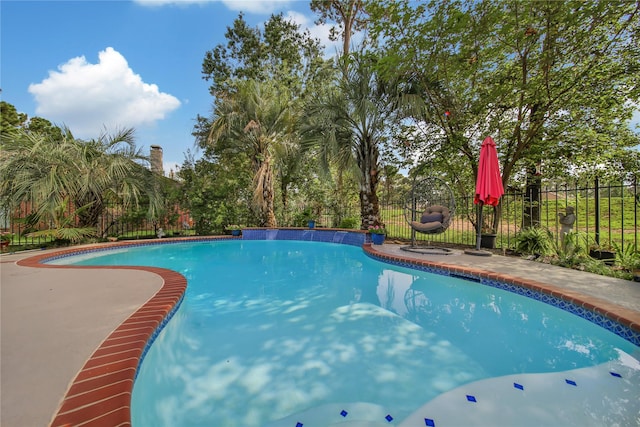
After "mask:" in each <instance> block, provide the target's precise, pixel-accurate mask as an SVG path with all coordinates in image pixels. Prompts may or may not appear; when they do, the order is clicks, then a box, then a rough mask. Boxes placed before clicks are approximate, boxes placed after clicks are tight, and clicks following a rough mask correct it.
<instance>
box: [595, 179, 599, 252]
mask: <svg viewBox="0 0 640 427" xmlns="http://www.w3.org/2000/svg"><path fill="white" fill-rule="evenodd" d="M595 193H596V194H595V200H594V201H595V205H596V206H595V208H596V212H595V216H596V245H598V246H599V245H600V180H598V177H597V176H596V182H595Z"/></svg>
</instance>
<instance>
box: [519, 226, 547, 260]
mask: <svg viewBox="0 0 640 427" xmlns="http://www.w3.org/2000/svg"><path fill="white" fill-rule="evenodd" d="M515 250H516V252H518V253H521V254H527V255H534V254H535V255H543V256H546V255H551V254H552V253H553V236H552V235H551V233H550V232H549V230H547V229H544V228H542V227H527V228H523V229H522V230H520V231H519V232H518V234H516V237H515Z"/></svg>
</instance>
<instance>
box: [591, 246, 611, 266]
mask: <svg viewBox="0 0 640 427" xmlns="http://www.w3.org/2000/svg"><path fill="white" fill-rule="evenodd" d="M589 256H590V257H591V258H594V259H599V260H601V261H603V262H604V263H605V264H613V262H614V260H615V259H616V249H615V248H614V247H613V246H611V245H610V244H607V243H602V244H598V245H594V246H592V247H591V248H590V249H589Z"/></svg>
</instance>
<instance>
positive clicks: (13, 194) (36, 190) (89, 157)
mask: <svg viewBox="0 0 640 427" xmlns="http://www.w3.org/2000/svg"><path fill="white" fill-rule="evenodd" d="M0 141H1V148H2V151H1V154H0V174H1V175H2V177H3V179H2V183H1V184H0V199H1V200H2V202H3V204H4V205H5V206H13V207H15V206H19V205H20V204H21V203H25V202H26V203H30V204H31V205H32V206H33V207H34V208H35V210H34V212H33V214H32V215H30V221H31V222H32V223H33V224H37V223H38V222H40V221H43V220H48V221H50V222H53V223H55V224H57V225H60V224H64V226H63V228H68V227H70V225H71V224H70V223H69V221H67V220H65V219H64V218H63V217H62V216H64V215H67V216H70V215H71V209H65V207H67V206H69V207H73V216H77V217H78V220H79V223H78V224H77V226H78V228H81V229H84V230H85V234H86V229H87V228H93V229H94V230H95V229H96V228H97V226H98V222H99V218H100V216H101V215H102V214H103V213H104V211H105V210H106V208H107V207H108V206H109V204H113V203H117V204H119V205H121V206H123V207H124V208H125V209H126V208H128V207H129V206H131V205H132V204H136V205H137V204H138V203H139V201H140V199H141V198H142V197H145V198H148V200H149V206H150V213H153V212H154V211H155V210H156V209H157V208H158V206H159V205H160V202H161V201H160V198H161V195H160V194H161V193H160V191H159V186H158V184H157V182H156V179H155V177H154V176H153V174H152V173H151V172H150V171H149V170H147V169H146V168H145V167H144V166H143V164H142V162H144V161H146V160H147V159H146V157H144V156H143V155H141V153H140V151H139V149H137V148H136V146H135V144H134V138H133V130H132V129H126V130H122V131H119V132H116V133H115V134H114V135H107V134H102V135H101V136H100V137H99V138H98V139H93V140H90V141H82V140H78V139H75V138H74V137H73V135H72V134H71V132H70V131H69V130H68V129H63V130H62V139H54V138H51V137H50V136H47V135H44V134H40V133H37V132H30V131H27V130H24V129H15V131H13V132H10V133H6V134H3V135H2V138H1V140H0ZM65 210H66V212H67V213H66V214H64V211H65ZM61 215H62V216H61Z"/></svg>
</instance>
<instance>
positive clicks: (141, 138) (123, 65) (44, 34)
mask: <svg viewBox="0 0 640 427" xmlns="http://www.w3.org/2000/svg"><path fill="white" fill-rule="evenodd" d="M239 11H243V12H244V13H245V19H246V20H247V22H248V23H249V24H250V25H252V26H260V27H262V24H263V23H264V22H265V21H266V20H267V19H268V18H269V16H270V15H271V14H272V13H278V12H283V13H284V14H285V16H288V17H289V18H291V19H293V20H294V21H295V22H296V23H298V24H299V25H300V26H301V27H302V28H309V30H310V31H311V34H312V35H313V36H314V37H317V38H319V39H320V41H321V42H322V44H324V45H325V47H326V53H327V55H328V56H329V55H332V54H334V53H335V52H336V51H337V50H338V49H339V47H338V46H337V45H336V44H333V43H331V42H330V41H329V40H328V33H329V27H328V26H324V27H318V26H316V25H315V24H314V23H313V21H314V20H315V18H316V16H315V15H314V14H313V13H311V11H310V9H309V1H308V0H276V1H274V0H271V1H269V0H255V1H254V0H107V1H95V0H92V1H89V0H84V1H56V0H48V1H28V0H27V1H25V0H18V1H13V0H0V36H1V38H0V41H1V50H0V55H1V56H0V58H1V61H0V87H1V88H2V93H1V94H0V96H1V98H2V100H4V101H6V102H9V103H11V104H13V105H14V106H15V107H16V108H17V109H18V111H20V112H23V113H26V114H27V115H28V116H29V117H33V116H40V117H44V118H46V119H48V120H50V121H51V122H53V123H54V124H57V125H63V124H64V125H67V126H68V127H70V128H71V130H72V131H73V133H74V135H75V136H76V137H78V138H83V139H89V138H97V137H98V136H99V135H100V134H101V133H102V132H103V131H104V130H105V129H106V130H107V131H110V132H113V131H114V130H116V129H118V128H122V127H134V128H135V129H136V137H137V138H136V141H137V144H138V145H139V146H140V147H142V148H143V150H144V151H145V152H146V153H148V152H149V146H150V145H160V146H161V147H162V148H163V153H164V162H165V167H164V169H165V173H168V172H169V170H170V169H174V170H175V169H176V166H177V165H180V164H182V162H183V160H184V153H185V152H186V151H187V150H188V149H191V150H192V151H194V150H195V147H194V139H193V137H192V136H191V131H192V129H193V125H194V123H195V122H194V119H195V117H196V116H197V115H198V114H201V115H209V114H210V112H211V104H212V97H211V96H210V95H209V92H208V86H209V85H208V83H207V82H206V81H204V80H203V79H202V74H201V65H202V60H203V58H204V55H205V53H206V52H207V51H208V50H211V49H213V48H214V47H215V46H216V45H218V44H220V43H226V40H225V38H224V33H225V31H226V28H227V26H230V25H231V24H232V23H233V20H234V19H235V18H236V17H237V16H238V13H239ZM638 123H640V111H636V114H635V115H634V120H632V124H631V126H632V128H634V129H636V131H637V128H635V126H636V125H637V124H638Z"/></svg>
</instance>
